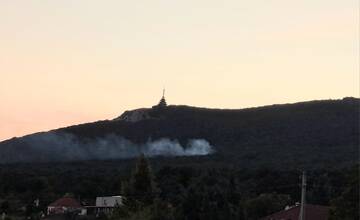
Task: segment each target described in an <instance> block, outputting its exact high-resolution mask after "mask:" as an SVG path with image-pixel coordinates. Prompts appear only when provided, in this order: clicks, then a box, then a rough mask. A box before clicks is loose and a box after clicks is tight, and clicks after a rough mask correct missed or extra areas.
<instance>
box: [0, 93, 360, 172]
mask: <svg viewBox="0 0 360 220" xmlns="http://www.w3.org/2000/svg"><path fill="white" fill-rule="evenodd" d="M359 104H360V100H359V99H356V98H344V99H342V100H322V101H310V102H301V103H295V104H283V105H271V106H264V107H257V108H247V109H239V110H226V109H207V108H195V107H189V106H167V107H164V108H149V109H139V110H134V111H127V112H125V113H124V114H123V115H122V116H120V117H118V118H116V119H114V120H106V121H98V122H94V123H87V124H82V125H76V126H71V127H66V128H61V129H57V130H53V131H50V132H45V133H38V134H33V135H29V136H25V137H22V138H14V139H10V140H7V141H4V142H1V143H0V161H1V163H18V162H31V163H33V162H51V161H73V160H107V159H111V160H114V159H115V160H116V159H126V158H132V157H135V156H136V155H138V153H139V152H143V153H145V154H148V155H150V156H177V157H174V158H172V159H171V163H172V162H174V161H192V162H194V161H193V160H195V158H196V161H207V162H211V163H213V162H215V161H216V162H217V163H220V164H225V165H229V164H232V165H234V166H240V167H280V168H287V167H291V168H296V167H303V166H307V167H314V168H319V167H328V166H334V167H335V166H348V165H351V164H354V163H356V162H357V161H358V147H359ZM134 115H135V116H134ZM159 148H160V150H159ZM149 149H150V150H149ZM197 150H202V151H201V152H202V153H201V152H200V153H199V152H197ZM195 151H196V152H195ZM194 152H195V153H194ZM195 155H197V156H196V157H194V158H193V160H192V158H186V156H195ZM164 160H165V161H166V160H167V159H164ZM196 161H195V162H196Z"/></svg>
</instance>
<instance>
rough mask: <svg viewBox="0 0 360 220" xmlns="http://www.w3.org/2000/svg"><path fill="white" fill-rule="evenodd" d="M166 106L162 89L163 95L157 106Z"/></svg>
mask: <svg viewBox="0 0 360 220" xmlns="http://www.w3.org/2000/svg"><path fill="white" fill-rule="evenodd" d="M166 106H167V103H166V100H165V89H163V96H162V98H161V99H160V102H159V104H158V107H160V108H165V107H166Z"/></svg>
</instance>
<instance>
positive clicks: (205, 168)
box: [0, 157, 359, 220]
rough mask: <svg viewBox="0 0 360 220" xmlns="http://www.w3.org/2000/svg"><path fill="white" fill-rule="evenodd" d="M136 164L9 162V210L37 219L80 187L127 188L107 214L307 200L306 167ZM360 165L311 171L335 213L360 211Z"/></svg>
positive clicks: (89, 194) (257, 211)
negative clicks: (302, 187)
mask: <svg viewBox="0 0 360 220" xmlns="http://www.w3.org/2000/svg"><path fill="white" fill-rule="evenodd" d="M158 160H161V158H158ZM152 161H154V160H152ZM127 164H129V163H127ZM131 164H132V165H131V166H125V163H124V164H122V166H120V165H119V167H115V166H113V165H114V163H113V162H108V163H106V162H92V163H90V162H89V163H84V164H81V163H80V164H79V163H75V164H68V165H66V166H64V165H59V164H42V165H33V166H32V167H31V166H27V167H26V165H18V166H15V165H14V166H3V167H1V168H0V205H1V206H0V208H1V211H2V212H6V213H8V214H9V216H20V217H17V218H18V219H24V218H26V217H27V218H32V219H37V218H39V212H40V211H43V210H45V209H46V206H47V205H48V204H49V203H51V202H52V201H54V200H55V199H57V198H59V197H61V196H63V195H64V194H65V193H66V192H72V193H73V194H74V195H75V196H76V198H79V199H80V200H81V201H82V202H84V203H88V204H92V203H93V202H94V199H95V197H96V196H105V195H124V196H126V198H127V199H126V201H125V205H124V206H122V207H118V208H117V209H116V211H115V212H114V213H113V215H111V216H101V217H100V218H103V219H104V218H109V219H114V220H115V219H163V220H166V219H169V220H170V219H199V220H200V219H214V220H215V219H249V220H252V219H259V218H261V217H264V216H266V215H268V214H271V213H273V212H276V211H279V210H282V209H283V208H284V207H285V206H286V205H293V204H295V202H298V201H300V186H299V183H300V179H299V177H300V174H301V171H300V170H287V171H275V170H270V169H264V168H263V169H254V170H248V169H247V170H245V169H240V168H234V167H218V166H215V165H212V166H210V165H209V164H206V165H204V164H203V165H201V166H186V165H184V166H171V165H170V166H159V167H157V166H155V167H154V168H151V167H150V165H149V163H148V161H147V160H146V159H145V158H144V157H140V158H139V159H138V160H137V161H132V163H131ZM154 164H156V163H154ZM358 173H359V169H358V167H357V166H356V167H353V168H349V169H344V168H341V169H339V170H335V169H333V170H312V171H309V172H308V187H307V188H308V191H307V201H308V202H309V203H311V204H318V205H327V206H332V211H331V213H332V214H331V215H332V219H342V220H346V219H358V217H359V216H358V206H359V203H358V201H359V197H358V195H359V190H358V186H359V178H358ZM35 199H40V207H34V205H33V201H34V200H35Z"/></svg>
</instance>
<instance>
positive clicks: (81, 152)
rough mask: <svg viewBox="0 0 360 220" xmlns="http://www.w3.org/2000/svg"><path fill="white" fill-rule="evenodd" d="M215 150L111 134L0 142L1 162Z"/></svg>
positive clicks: (202, 143) (196, 142)
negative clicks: (136, 141) (131, 138)
mask: <svg viewBox="0 0 360 220" xmlns="http://www.w3.org/2000/svg"><path fill="white" fill-rule="evenodd" d="M213 152H214V148H213V147H212V146H211V145H210V144H209V142H208V141H206V140H204V139H190V140H188V143H187V145H185V146H182V145H181V144H180V143H179V141H177V140H170V139H168V138H162V139H158V140H154V141H148V142H146V143H144V144H135V143H133V142H132V141H130V140H127V139H125V138H123V137H121V136H117V135H114V134H110V135H107V136H105V137H102V138H95V139H90V138H79V137H78V136H75V135H73V134H69V133H55V132H47V133H39V134H34V135H29V136H26V137H23V138H20V139H16V140H15V141H12V142H9V143H0V163H14V162H49V161H77V160H106V159H126V158H134V157H138V156H139V155H140V154H142V153H143V154H145V155H146V156H148V157H154V156H196V155H208V154H211V153H213Z"/></svg>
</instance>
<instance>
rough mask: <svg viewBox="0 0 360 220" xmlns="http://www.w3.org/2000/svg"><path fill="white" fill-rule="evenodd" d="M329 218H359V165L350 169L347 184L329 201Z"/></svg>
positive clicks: (351, 219)
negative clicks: (339, 193)
mask: <svg viewBox="0 0 360 220" xmlns="http://www.w3.org/2000/svg"><path fill="white" fill-rule="evenodd" d="M331 205H332V209H331V210H330V219H331V220H335V219H336V220H337V219H339V220H340V219H341V220H355V219H356V220H357V219H360V218H359V167H356V168H355V169H353V170H352V171H351V174H350V175H349V177H348V185H347V186H346V188H345V190H344V191H343V192H342V193H341V195H340V196H339V197H337V198H336V199H334V200H333V201H332V202H331Z"/></svg>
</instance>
